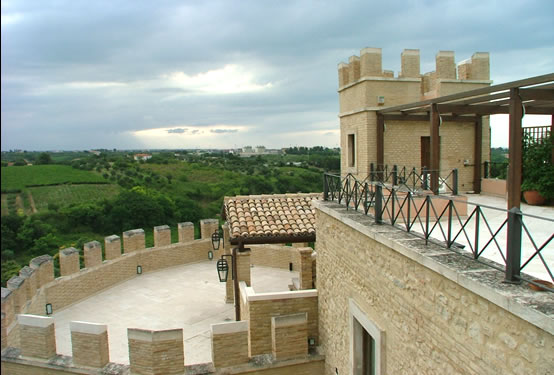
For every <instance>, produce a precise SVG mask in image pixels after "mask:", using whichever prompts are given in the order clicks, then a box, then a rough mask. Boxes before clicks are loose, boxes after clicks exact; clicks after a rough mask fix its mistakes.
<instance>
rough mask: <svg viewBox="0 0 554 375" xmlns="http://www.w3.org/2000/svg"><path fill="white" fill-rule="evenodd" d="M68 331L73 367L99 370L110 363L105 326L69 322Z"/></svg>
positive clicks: (106, 328) (106, 327)
mask: <svg viewBox="0 0 554 375" xmlns="http://www.w3.org/2000/svg"><path fill="white" fill-rule="evenodd" d="M69 329H70V331H71V347H72V351H73V363H74V364H75V365H77V366H87V367H96V368H101V367H104V366H105V365H106V364H107V363H108V362H110V352H109V346H108V326H107V325H105V324H96V323H87V322H70V323H69Z"/></svg>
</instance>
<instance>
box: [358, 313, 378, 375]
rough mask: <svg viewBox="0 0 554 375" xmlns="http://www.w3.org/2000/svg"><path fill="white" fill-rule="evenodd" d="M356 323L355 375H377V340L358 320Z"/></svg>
mask: <svg viewBox="0 0 554 375" xmlns="http://www.w3.org/2000/svg"><path fill="white" fill-rule="evenodd" d="M353 323H354V375H375V340H374V339H373V337H371V335H370V334H369V333H368V332H367V331H366V330H365V329H364V326H362V325H361V324H360V322H358V320H357V319H356V318H354V320H353Z"/></svg>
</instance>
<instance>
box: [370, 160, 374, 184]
mask: <svg viewBox="0 0 554 375" xmlns="http://www.w3.org/2000/svg"><path fill="white" fill-rule="evenodd" d="M373 171H374V167H373V163H369V181H372V182H373V180H374V178H373V177H374V176H373V173H374V172H373Z"/></svg>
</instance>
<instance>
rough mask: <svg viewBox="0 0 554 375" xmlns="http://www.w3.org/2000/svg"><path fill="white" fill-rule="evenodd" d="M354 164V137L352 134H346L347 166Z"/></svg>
mask: <svg viewBox="0 0 554 375" xmlns="http://www.w3.org/2000/svg"><path fill="white" fill-rule="evenodd" d="M355 165H356V138H355V135H354V134H348V166H349V167H354V166H355Z"/></svg>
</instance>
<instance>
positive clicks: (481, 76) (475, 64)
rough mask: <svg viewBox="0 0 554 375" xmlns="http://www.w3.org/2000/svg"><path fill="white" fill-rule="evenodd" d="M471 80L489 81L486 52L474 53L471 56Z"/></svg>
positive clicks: (487, 54)
mask: <svg viewBox="0 0 554 375" xmlns="http://www.w3.org/2000/svg"><path fill="white" fill-rule="evenodd" d="M470 77H471V79H475V80H486V81H488V80H490V79H491V74H490V62H489V53H488V52H476V53H474V54H473V56H471V75H470Z"/></svg>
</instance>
